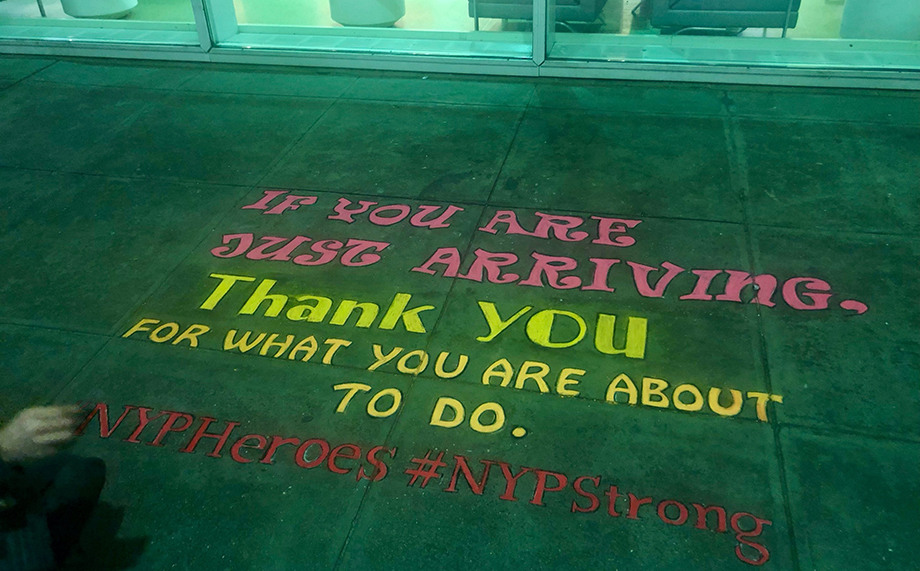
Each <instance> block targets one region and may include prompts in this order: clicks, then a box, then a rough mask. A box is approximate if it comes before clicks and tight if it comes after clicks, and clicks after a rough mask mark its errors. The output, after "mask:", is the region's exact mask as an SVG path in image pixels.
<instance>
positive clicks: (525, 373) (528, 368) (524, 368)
mask: <svg viewBox="0 0 920 571" xmlns="http://www.w3.org/2000/svg"><path fill="white" fill-rule="evenodd" d="M532 369H535V370H532ZM547 373H549V365H547V364H546V363H540V362H539V361H524V364H523V365H521V370H520V371H518V376H517V379H515V380H514V388H516V389H523V388H524V382H525V381H527V380H528V379H531V380H533V381H535V382H536V383H537V387H539V388H540V392H541V393H548V392H549V387H548V386H546V381H544V380H543V378H544V377H546V375H547ZM502 386H505V385H504V384H503V385H502Z"/></svg>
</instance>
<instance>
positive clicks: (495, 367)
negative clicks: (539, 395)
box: [482, 359, 514, 387]
mask: <svg viewBox="0 0 920 571" xmlns="http://www.w3.org/2000/svg"><path fill="white" fill-rule="evenodd" d="M513 376H514V367H512V366H511V363H509V362H508V359H499V360H498V361H495V362H494V363H492V364H491V365H489V368H488V369H486V370H485V371H484V372H483V373H482V384H484V385H489V384H491V380H492V377H498V378H499V379H501V381H502V383H501V384H502V386H503V387H507V386H508V384H509V383H511V379H512V377H513Z"/></svg>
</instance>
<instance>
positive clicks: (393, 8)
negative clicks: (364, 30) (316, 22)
mask: <svg viewBox="0 0 920 571" xmlns="http://www.w3.org/2000/svg"><path fill="white" fill-rule="evenodd" d="M329 12H330V15H331V16H332V19H333V20H334V21H336V22H338V23H339V24H342V25H343V26H392V25H393V24H395V23H396V21H397V20H399V19H400V18H402V17H403V16H405V15H406V2H405V0H329Z"/></svg>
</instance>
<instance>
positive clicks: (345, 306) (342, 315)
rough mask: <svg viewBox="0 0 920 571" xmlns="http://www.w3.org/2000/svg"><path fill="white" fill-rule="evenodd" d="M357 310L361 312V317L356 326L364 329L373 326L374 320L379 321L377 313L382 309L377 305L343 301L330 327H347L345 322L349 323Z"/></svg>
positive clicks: (330, 322) (331, 320) (337, 308)
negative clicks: (352, 314) (349, 319)
mask: <svg viewBox="0 0 920 571" xmlns="http://www.w3.org/2000/svg"><path fill="white" fill-rule="evenodd" d="M355 309H360V310H361V316H360V317H358V322H357V323H356V324H355V326H356V327H364V328H367V327H370V326H371V325H373V323H374V320H375V319H377V313H378V312H379V311H380V307H379V306H378V305H377V304H376V303H369V302H368V303H358V302H357V301H354V300H351V299H343V300H342V301H340V302H339V306H338V307H336V308H335V313H334V314H333V315H332V319H330V320H329V325H345V322H347V321H348V318H349V317H351V313H352V312H353V311H354V310H355Z"/></svg>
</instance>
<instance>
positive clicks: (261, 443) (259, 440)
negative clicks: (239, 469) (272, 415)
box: [230, 434, 268, 464]
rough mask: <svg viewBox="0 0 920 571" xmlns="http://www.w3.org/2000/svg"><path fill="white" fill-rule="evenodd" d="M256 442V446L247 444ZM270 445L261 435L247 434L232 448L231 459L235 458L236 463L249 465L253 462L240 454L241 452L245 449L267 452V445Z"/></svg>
mask: <svg viewBox="0 0 920 571" xmlns="http://www.w3.org/2000/svg"><path fill="white" fill-rule="evenodd" d="M250 440H255V441H256V444H247V442H248V441H250ZM266 444H268V439H266V438H265V437H264V436H262V435H261V434H247V435H246V436H244V437H242V438H240V439H239V440H237V441H236V443H234V445H233V446H231V447H230V457H231V458H233V460H234V461H235V462H239V463H240V464H249V463H250V462H252V460H250V459H248V458H246V457H245V456H243V455H241V454H240V450H242V449H243V448H247V449H252V450H265V445H266Z"/></svg>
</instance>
